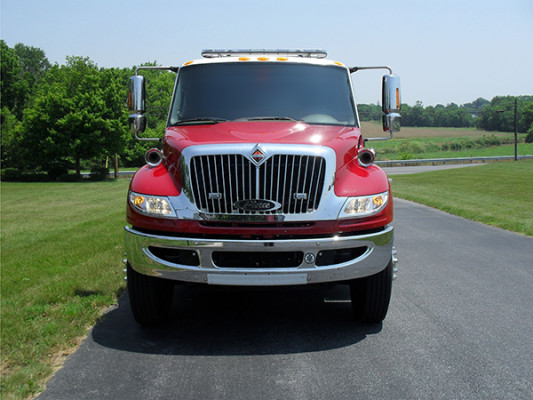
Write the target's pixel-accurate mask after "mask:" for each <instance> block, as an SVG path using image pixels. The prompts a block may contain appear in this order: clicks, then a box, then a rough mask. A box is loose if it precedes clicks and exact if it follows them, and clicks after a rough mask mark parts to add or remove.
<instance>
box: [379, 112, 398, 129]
mask: <svg viewBox="0 0 533 400" xmlns="http://www.w3.org/2000/svg"><path fill="white" fill-rule="evenodd" d="M382 121H383V131H384V132H390V133H392V132H400V129H401V124H400V114H398V113H390V114H385V115H383V117H382Z"/></svg>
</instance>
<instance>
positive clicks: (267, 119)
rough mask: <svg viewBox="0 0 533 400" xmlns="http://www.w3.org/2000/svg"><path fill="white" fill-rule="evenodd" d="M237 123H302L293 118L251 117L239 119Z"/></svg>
mask: <svg viewBox="0 0 533 400" xmlns="http://www.w3.org/2000/svg"><path fill="white" fill-rule="evenodd" d="M235 121H292V122H301V121H298V120H297V119H294V118H291V117H250V118H239V119H236V120H235Z"/></svg>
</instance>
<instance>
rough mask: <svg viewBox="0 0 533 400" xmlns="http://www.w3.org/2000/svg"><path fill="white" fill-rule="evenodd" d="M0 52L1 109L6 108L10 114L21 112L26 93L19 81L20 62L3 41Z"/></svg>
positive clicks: (20, 74) (0, 44)
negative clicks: (0, 55) (0, 72)
mask: <svg viewBox="0 0 533 400" xmlns="http://www.w3.org/2000/svg"><path fill="white" fill-rule="evenodd" d="M0 52H1V54H2V57H1V58H0V68H1V71H2V74H1V78H0V92H1V96H2V107H6V108H7V109H8V110H9V111H10V112H12V113H16V112H17V111H20V112H21V110H22V106H23V103H24V94H25V92H26V88H25V87H24V86H25V85H24V82H23V81H21V76H22V71H23V70H22V62H21V60H20V57H19V56H18V55H17V53H16V52H15V50H13V49H11V48H10V47H9V46H8V45H7V44H6V43H5V42H4V41H3V40H0Z"/></svg>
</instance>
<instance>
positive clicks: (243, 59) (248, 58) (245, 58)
mask: <svg viewBox="0 0 533 400" xmlns="http://www.w3.org/2000/svg"><path fill="white" fill-rule="evenodd" d="M239 61H250V57H239Z"/></svg>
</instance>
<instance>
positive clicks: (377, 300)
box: [350, 260, 392, 323]
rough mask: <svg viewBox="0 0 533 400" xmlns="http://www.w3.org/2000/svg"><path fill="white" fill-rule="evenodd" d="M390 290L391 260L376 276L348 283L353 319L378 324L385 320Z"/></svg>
mask: <svg viewBox="0 0 533 400" xmlns="http://www.w3.org/2000/svg"><path fill="white" fill-rule="evenodd" d="M391 290H392V260H391V261H389V264H388V265H387V268H385V269H384V270H383V271H381V272H379V273H377V274H376V275H372V276H368V277H366V278H360V279H354V280H353V281H351V282H350V297H351V299H352V309H353V313H354V317H355V319H357V320H358V321H362V322H370V323H378V322H381V321H383V320H384V319H385V316H386V315H387V311H388V309H389V303H390V297H391Z"/></svg>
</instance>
